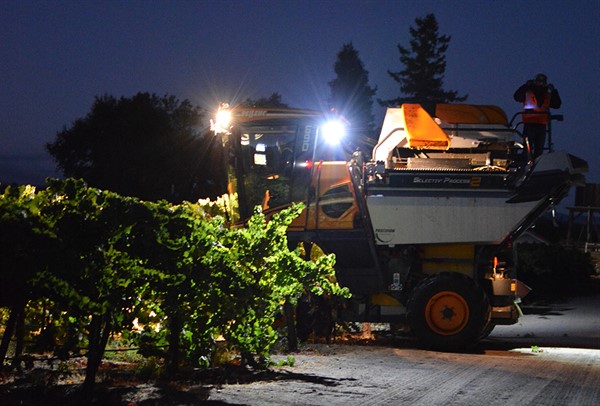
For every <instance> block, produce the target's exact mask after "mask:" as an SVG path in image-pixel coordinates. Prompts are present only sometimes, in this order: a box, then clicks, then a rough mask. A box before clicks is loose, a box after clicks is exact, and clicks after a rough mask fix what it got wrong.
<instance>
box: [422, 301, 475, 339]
mask: <svg viewBox="0 0 600 406" xmlns="http://www.w3.org/2000/svg"><path fill="white" fill-rule="evenodd" d="M425 320H426V321H427V325H428V326H429V328H430V329H431V330H433V331H434V332H435V333H437V334H440V335H443V336H450V335H454V334H457V333H459V332H460V331H461V330H462V329H463V328H465V326H466V325H467V323H468V322H469V306H468V305H467V301H466V300H465V299H464V298H463V297H462V296H461V295H459V294H458V293H456V292H452V291H442V292H439V293H436V294H435V295H434V296H432V297H431V299H429V301H428V302H427V306H426V307H425Z"/></svg>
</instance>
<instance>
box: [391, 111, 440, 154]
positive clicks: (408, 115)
mask: <svg viewBox="0 0 600 406" xmlns="http://www.w3.org/2000/svg"><path fill="white" fill-rule="evenodd" d="M402 113H403V116H404V128H405V129H406V132H407V134H408V145H409V147H410V148H426V149H442V150H446V149H448V147H449V146H450V138H448V135H447V134H446V133H445V132H444V131H443V130H442V129H441V128H440V127H439V126H438V125H437V124H436V122H435V121H433V119H432V118H431V116H430V115H429V113H427V112H426V111H425V109H423V107H421V105H420V104H403V105H402Z"/></svg>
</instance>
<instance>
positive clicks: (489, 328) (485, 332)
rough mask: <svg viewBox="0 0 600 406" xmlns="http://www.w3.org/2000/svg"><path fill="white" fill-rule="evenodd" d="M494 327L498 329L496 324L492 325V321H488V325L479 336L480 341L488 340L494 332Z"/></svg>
mask: <svg viewBox="0 0 600 406" xmlns="http://www.w3.org/2000/svg"><path fill="white" fill-rule="evenodd" d="M494 327H496V325H495V324H494V323H492V322H491V321H488V322H487V323H486V325H485V326H484V327H483V330H482V331H481V334H480V335H479V339H480V340H483V339H484V338H487V337H488V336H489V335H490V334H491V333H492V331H494Z"/></svg>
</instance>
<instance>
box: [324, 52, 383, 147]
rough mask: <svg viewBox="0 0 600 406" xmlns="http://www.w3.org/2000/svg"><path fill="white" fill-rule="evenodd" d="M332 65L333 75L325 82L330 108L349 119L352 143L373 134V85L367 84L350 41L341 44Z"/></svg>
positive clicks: (364, 71)
mask: <svg viewBox="0 0 600 406" xmlns="http://www.w3.org/2000/svg"><path fill="white" fill-rule="evenodd" d="M333 68H334V71H335V73H336V78H335V79H333V80H332V81H330V82H329V87H330V89H331V96H330V98H329V104H330V107H331V108H333V109H334V110H335V111H337V112H338V113H340V114H341V115H342V116H344V117H345V118H346V119H348V120H349V121H350V123H351V126H350V132H351V136H353V138H354V141H355V143H357V144H359V143H360V140H361V139H364V137H375V136H374V134H373V120H374V118H373V96H374V95H375V92H376V91H377V88H372V87H370V86H369V72H367V71H366V70H365V68H364V66H363V63H362V61H361V60H360V58H359V56H358V51H357V50H356V49H355V48H354V46H353V45H352V43H351V42H350V43H348V44H344V45H343V46H342V49H341V50H340V51H339V52H338V54H337V60H336V61H335V64H334V67H333Z"/></svg>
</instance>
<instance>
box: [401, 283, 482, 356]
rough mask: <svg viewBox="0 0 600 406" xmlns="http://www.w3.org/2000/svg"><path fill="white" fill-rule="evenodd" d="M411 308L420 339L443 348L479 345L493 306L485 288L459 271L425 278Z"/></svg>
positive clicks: (411, 321) (411, 322) (409, 315)
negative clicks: (490, 305) (490, 304)
mask: <svg viewBox="0 0 600 406" xmlns="http://www.w3.org/2000/svg"><path fill="white" fill-rule="evenodd" d="M407 308H408V313H407V318H408V323H409V325H410V328H411V331H412V332H413V334H414V335H415V336H416V337H417V338H418V339H419V342H420V343H421V344H422V345H423V346H425V347H426V348H430V349H434V350H440V351H459V350H464V349H468V348H470V347H472V346H474V345H475V344H477V342H479V339H480V336H481V333H482V331H483V330H484V327H485V326H486V324H487V322H488V320H489V309H490V307H489V302H488V300H487V297H486V295H485V293H484V292H483V289H481V288H480V287H479V286H477V285H476V284H475V283H474V282H473V280H472V279H470V278H468V277H466V276H464V275H461V274H457V273H440V274H437V275H434V276H431V277H429V278H427V279H425V280H424V281H422V282H421V283H420V284H419V285H417V287H416V288H415V290H414V291H413V293H412V295H411V297H410V299H409V301H408V305H407Z"/></svg>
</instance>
